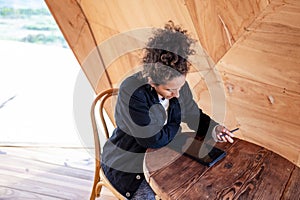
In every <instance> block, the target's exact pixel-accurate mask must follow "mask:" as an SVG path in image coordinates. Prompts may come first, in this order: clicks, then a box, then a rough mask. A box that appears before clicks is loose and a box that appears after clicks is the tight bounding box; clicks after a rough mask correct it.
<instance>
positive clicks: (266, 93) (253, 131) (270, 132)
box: [216, 0, 300, 166]
mask: <svg viewBox="0 0 300 200" xmlns="http://www.w3.org/2000/svg"><path fill="white" fill-rule="evenodd" d="M299 9H300V2H299V1H281V0H274V1H271V4H270V5H269V6H268V7H267V8H266V9H265V10H264V11H263V12H262V13H261V14H260V15H259V16H258V18H257V19H256V20H255V21H254V22H253V24H251V26H249V27H248V28H247V31H246V32H245V33H244V34H243V35H242V36H241V37H240V39H239V40H238V41H237V42H236V43H235V44H234V45H233V46H232V48H231V49H230V50H229V51H228V52H227V53H226V55H225V56H224V57H223V58H222V59H221V60H220V62H219V63H218V64H217V65H216V67H217V69H218V70H219V71H221V72H222V74H223V75H222V77H223V82H224V85H225V88H226V97H227V105H229V106H230V110H228V112H230V113H233V114H234V116H235V118H236V121H237V122H238V124H240V125H241V132H242V135H243V139H245V140H248V141H251V142H254V143H256V144H259V145H262V146H264V147H266V148H268V149H271V150H272V151H274V152H276V153H278V154H280V155H282V156H284V157H285V158H287V159H289V160H290V161H292V162H293V163H295V164H296V165H297V166H299V152H300V146H299V144H300V138H299V131H295V130H298V129H299V128H300V127H299V126H300V124H299V119H300V109H299V108H300V107H299V105H300V100H299V99H300V96H299V94H300V93H299V92H300V90H299V88H300V87H299V85H300V73H299V66H300V62H299V58H300V34H299V32H300V21H299V20H296V19H299V18H300V14H299Z"/></svg>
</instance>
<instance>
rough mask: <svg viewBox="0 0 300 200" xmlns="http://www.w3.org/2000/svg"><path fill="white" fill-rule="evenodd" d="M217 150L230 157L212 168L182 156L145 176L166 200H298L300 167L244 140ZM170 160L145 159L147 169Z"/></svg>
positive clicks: (161, 157) (154, 156) (154, 155)
mask: <svg viewBox="0 0 300 200" xmlns="http://www.w3.org/2000/svg"><path fill="white" fill-rule="evenodd" d="M217 147H219V148H221V149H224V150H225V151H226V152H227V156H226V157H225V159H223V160H222V161H220V162H218V163H217V164H216V165H214V166H213V167H210V168H207V167H204V166H203V165H201V164H199V163H197V162H196V161H192V160H191V159H190V158H188V157H186V156H181V157H179V158H177V159H176V160H175V161H173V162H172V163H171V164H169V165H168V166H167V167H164V168H161V169H159V170H157V171H156V172H155V173H153V174H146V177H147V178H148V179H147V180H148V181H150V185H151V186H152V187H153V188H154V191H155V192H157V194H158V195H159V196H161V197H162V198H163V199H201V200H202V199H255V200H256V199H263V200H265V199H266V200H269V199H270V200H273V199H281V198H282V197H284V198H289V197H291V199H297V198H298V197H299V196H298V194H299V192H300V191H299V190H298V188H297V186H298V179H299V175H300V174H299V168H297V167H295V165H294V164H293V163H291V162H290V161H288V160H287V159H285V158H283V157H281V156H279V155H278V154H275V153H273V152H272V151H269V150H267V149H265V148H263V147H261V146H258V145H255V144H251V143H249V142H246V141H242V140H236V141H235V143H234V144H228V143H217ZM164 150H166V152H168V151H169V150H168V148H166V147H165V148H162V149H161V150H160V154H161V153H162V152H163V151H164ZM173 156H175V155H173ZM177 157H178V156H177ZM168 158H169V159H170V160H173V158H172V156H171V155H168V154H167V155H166V157H163V156H162V155H160V156H159V158H156V154H155V152H154V154H152V155H151V154H150V155H149V156H148V157H145V164H146V168H147V167H148V166H151V165H155V163H158V162H159V160H161V161H163V160H165V161H167V159H168ZM197 166H198V167H197ZM147 169H148V168H147ZM296 188H297V189H296ZM290 195H291V196H290ZM295 197H296V198H295Z"/></svg>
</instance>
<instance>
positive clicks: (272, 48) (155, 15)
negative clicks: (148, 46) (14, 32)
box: [45, 0, 300, 166]
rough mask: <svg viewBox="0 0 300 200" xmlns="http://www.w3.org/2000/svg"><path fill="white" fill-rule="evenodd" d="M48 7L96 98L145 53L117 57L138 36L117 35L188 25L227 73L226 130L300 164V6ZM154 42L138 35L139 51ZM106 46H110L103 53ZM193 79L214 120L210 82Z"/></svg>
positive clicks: (199, 0) (149, 3)
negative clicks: (233, 129) (147, 42)
mask: <svg viewBox="0 0 300 200" xmlns="http://www.w3.org/2000/svg"><path fill="white" fill-rule="evenodd" d="M45 1H46V3H47V5H48V7H49V8H50V11H51V13H52V14H53V16H54V17H55V19H56V21H57V23H58V24H59V26H60V28H61V30H62V32H63V33H64V36H65V38H66V39H67V41H68V43H69V45H70V47H71V48H72V50H73V52H74V54H75V55H76V57H77V59H78V62H79V63H80V64H81V66H82V69H83V71H84V72H85V74H86V76H87V77H88V79H89V81H90V83H91V85H92V86H93V88H94V90H95V92H96V93H98V92H99V91H102V90H103V89H106V88H109V87H113V86H117V85H118V84H119V83H120V81H121V80H122V79H123V78H124V77H126V76H127V75H128V74H129V73H132V72H133V71H134V70H136V69H137V68H138V67H137V66H139V60H140V57H141V51H140V49H136V50H132V51H130V52H127V53H125V54H122V55H118V54H119V52H120V49H119V48H121V47H125V49H126V48H127V47H128V45H131V43H132V40H131V39H132V36H129V37H128V40H127V39H125V40H123V39H122V40H118V37H115V38H114V37H113V36H119V35H120V34H123V33H125V32H128V31H132V30H137V29H146V28H148V27H162V26H163V25H164V23H165V22H167V21H168V20H170V19H171V20H173V21H174V22H175V23H176V24H181V25H183V26H184V27H185V28H186V29H188V30H189V31H190V33H191V35H192V36H193V37H194V38H196V39H198V40H199V44H200V45H201V46H203V47H204V48H205V50H206V51H207V52H208V54H209V56H210V57H211V58H212V59H213V61H214V62H215V63H217V62H218V65H217V68H216V69H217V70H218V71H220V72H222V74H221V75H222V79H223V83H224V85H223V87H224V88H225V89H226V100H227V104H226V108H227V110H226V124H228V125H229V126H232V127H233V126H240V127H241V132H240V134H239V137H241V138H243V139H246V140H249V141H252V142H255V143H258V144H260V145H263V146H265V147H267V148H269V149H272V150H274V151H276V152H277V153H279V154H280V155H283V156H284V157H286V158H288V159H289V160H291V161H292V162H293V163H296V164H298V166H299V165H300V161H299V158H298V155H299V152H300V147H299V144H300V142H299V141H298V140H299V139H296V140H295V137H296V138H297V135H298V133H299V132H297V131H295V130H298V128H299V122H298V121H299V120H298V119H299V109H298V107H299V70H298V66H299V61H297V58H299V51H298V50H299V43H298V42H297V41H299V23H298V22H299V20H297V19H299V14H298V13H299V3H298V1H297V0H285V1H283V0H272V1H271V0H256V1H250V0H248V1H237V0H176V1H174V0H164V1H161V0H146V1H140V0H128V1H123V0H101V1H100V0H99V1H89V0H64V1H56V0H45ZM270 3H271V4H270ZM254 33H255V34H254ZM148 36H149V35H147V34H144V33H143V34H141V35H138V36H134V37H133V38H134V39H136V40H134V41H135V42H137V44H136V46H142V44H143V42H145V39H146V38H147V37H148ZM112 38H113V39H112ZM116 38H117V39H116ZM107 41H112V42H111V43H110V42H108V43H106V42H107ZM103 44H106V45H107V46H105V48H102V47H103V46H102V45H103ZM116 44H121V45H117V46H115V45H116ZM97 45H98V46H97ZM97 47H98V48H97ZM128 48H129V49H132V47H128ZM121 51H122V48H121ZM116 56H117V57H116ZM112 58H113V59H112ZM298 60H299V59H298ZM104 69H106V70H104ZM203 70H204V71H205V70H207V69H203ZM188 81H189V82H190V83H191V86H192V87H193V88H194V92H195V94H196V96H197V98H198V99H197V100H199V104H200V105H201V106H203V107H204V110H205V111H206V112H207V113H209V114H210V113H211V107H212V105H211V94H210V92H209V91H208V86H207V84H206V83H207V82H206V80H205V77H203V76H202V74H200V75H199V74H198V73H195V74H193V73H191V74H190V75H189V77H188ZM200 86H201V87H200ZM207 102H208V103H207ZM298 138H299V137H298Z"/></svg>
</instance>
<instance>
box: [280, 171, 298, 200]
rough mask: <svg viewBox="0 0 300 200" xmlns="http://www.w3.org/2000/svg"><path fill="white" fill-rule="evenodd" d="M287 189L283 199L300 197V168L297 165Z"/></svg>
mask: <svg viewBox="0 0 300 200" xmlns="http://www.w3.org/2000/svg"><path fill="white" fill-rule="evenodd" d="M286 187H287V190H285V192H284V194H283V196H282V199H284V200H290V199H295V200H296V199H299V198H300V190H299V188H300V168H299V167H295V169H294V170H293V173H292V175H291V178H290V180H289V182H288V184H287V186H286Z"/></svg>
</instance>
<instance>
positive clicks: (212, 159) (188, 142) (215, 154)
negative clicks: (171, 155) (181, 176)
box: [169, 134, 226, 167]
mask: <svg viewBox="0 0 300 200" xmlns="http://www.w3.org/2000/svg"><path fill="white" fill-rule="evenodd" d="M169 146H170V148H171V149H173V150H175V151H177V152H179V153H182V154H183V155H185V156H188V157H190V158H192V159H194V160H195V161H197V162H199V163H201V164H203V165H205V166H209V167H210V166H213V165H214V164H215V163H217V162H218V161H220V160H221V159H222V158H224V157H225V156H226V152H225V151H223V150H221V149H219V148H217V147H214V146H211V145H209V144H206V143H204V142H203V141H200V140H198V139H195V138H193V137H190V136H188V135H184V134H182V135H180V136H179V137H177V138H176V137H175V138H174V141H172V142H171V143H170V145H169Z"/></svg>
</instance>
